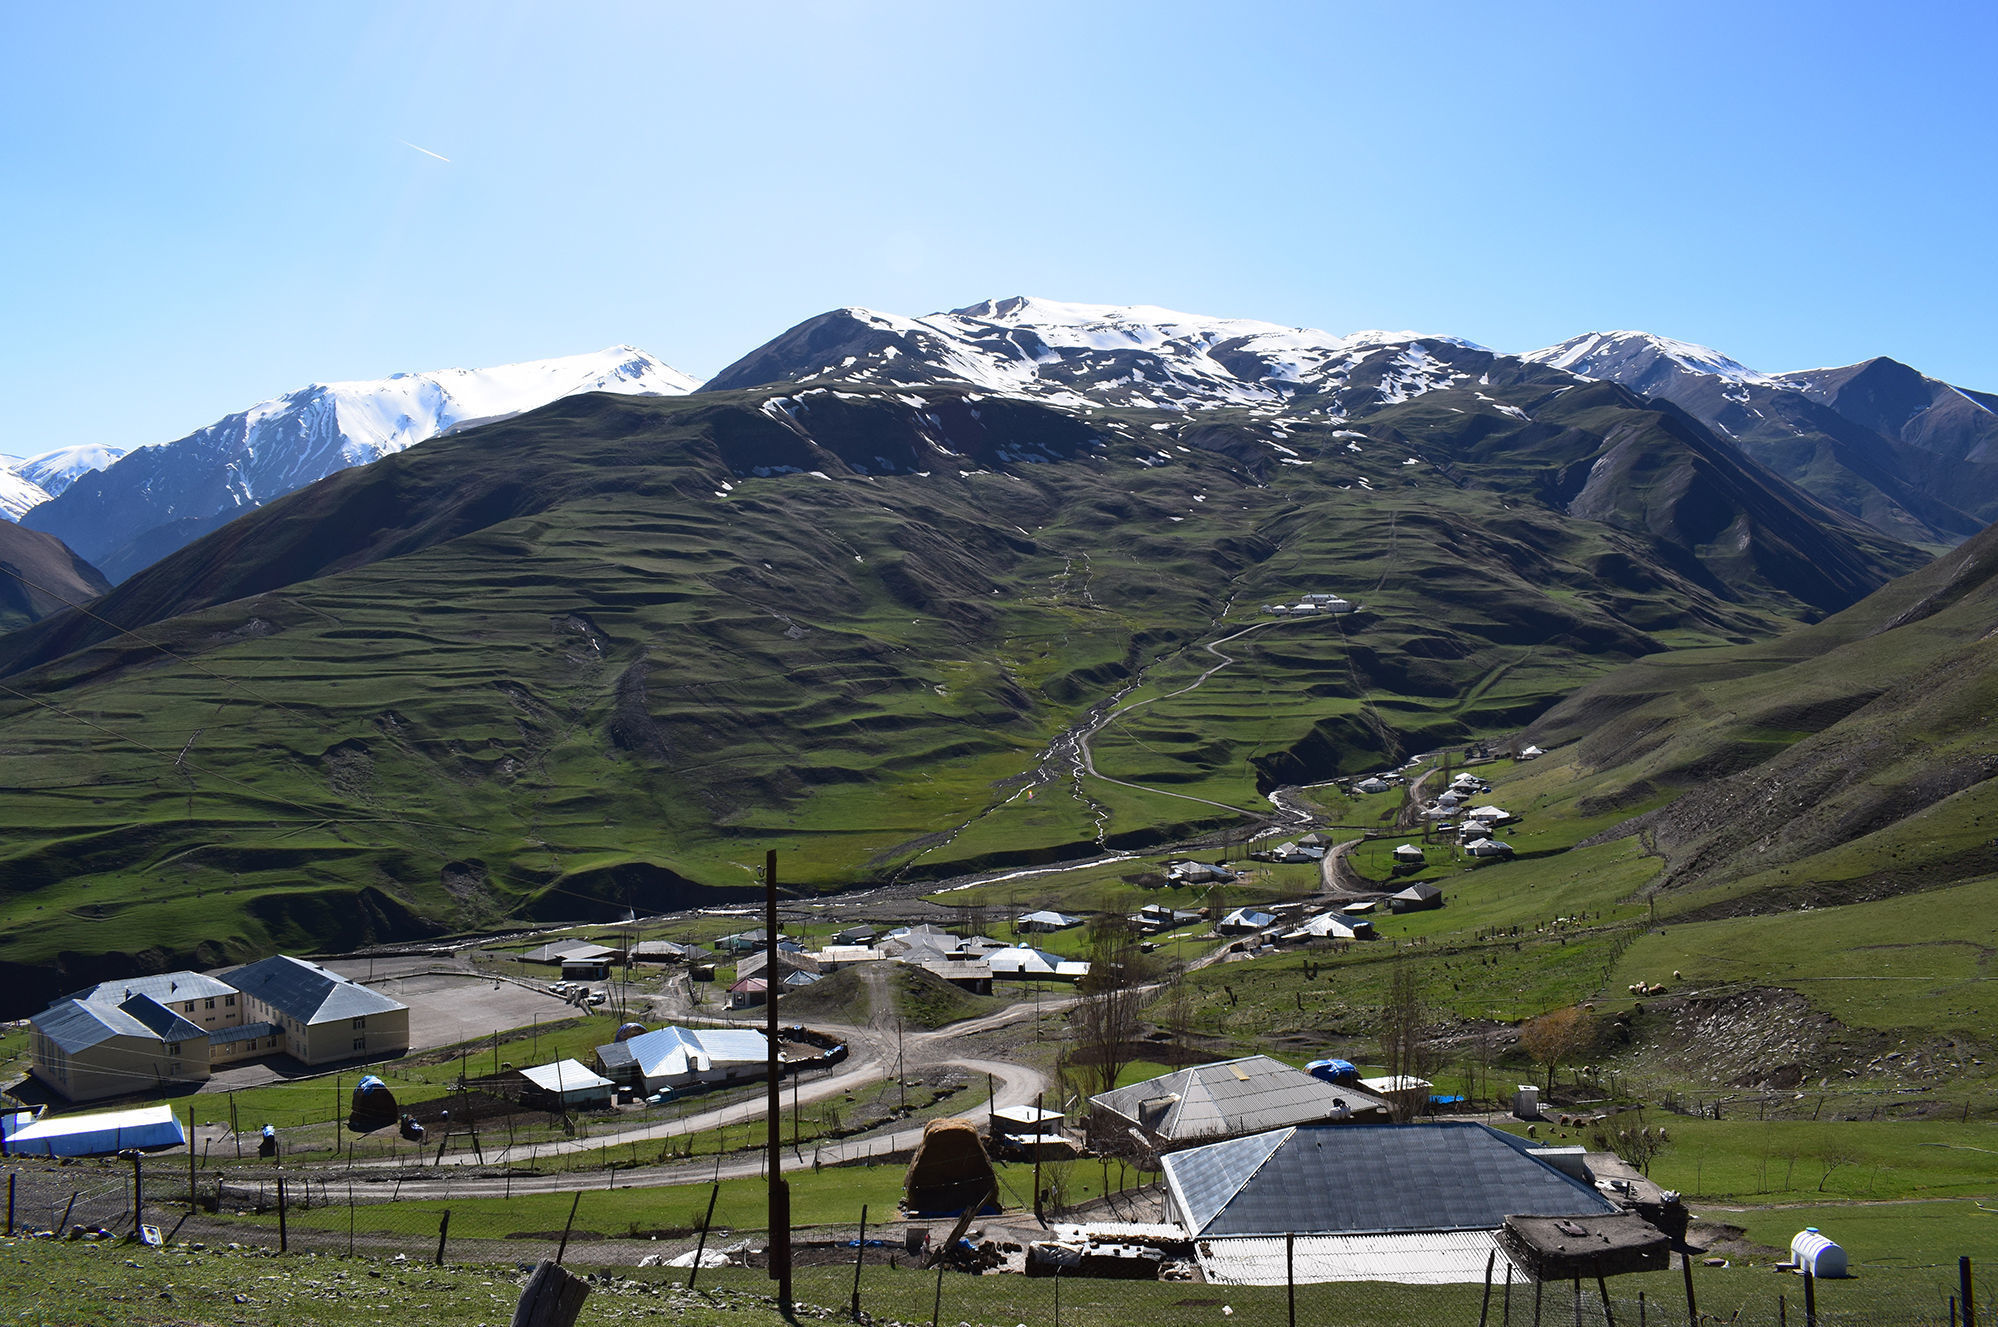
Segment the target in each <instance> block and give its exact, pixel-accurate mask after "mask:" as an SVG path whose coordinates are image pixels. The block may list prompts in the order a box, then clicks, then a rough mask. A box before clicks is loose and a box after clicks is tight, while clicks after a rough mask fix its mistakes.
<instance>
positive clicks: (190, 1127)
mask: <svg viewBox="0 0 1998 1327" xmlns="http://www.w3.org/2000/svg"><path fill="white" fill-rule="evenodd" d="M196 1160H198V1158H197V1157H196V1156H195V1153H194V1107H192V1106H189V1107H188V1108H187V1214H188V1215H189V1216H193V1215H194V1163H195V1161H196Z"/></svg>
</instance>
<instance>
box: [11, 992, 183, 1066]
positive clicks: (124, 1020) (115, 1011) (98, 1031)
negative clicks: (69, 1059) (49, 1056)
mask: <svg viewBox="0 0 1998 1327" xmlns="http://www.w3.org/2000/svg"><path fill="white" fill-rule="evenodd" d="M28 1022H30V1023H31V1024H33V1025H34V1028H35V1030H36V1031H37V1032H40V1033H42V1034H43V1035H44V1036H46V1037H47V1038H48V1039H49V1040H50V1041H53V1042H54V1043H55V1044H56V1045H57V1046H59V1047H60V1048H61V1049H62V1052H63V1054H65V1055H74V1054H76V1053H77V1052H78V1051H82V1050H88V1049H89V1048H90V1047H92V1046H95V1045H97V1044H98V1043H99V1042H101V1041H109V1040H110V1039H111V1038H113V1037H145V1038H148V1039H150V1038H151V1037H152V1035H153V1030H152V1029H151V1028H149V1027H147V1026H146V1025H145V1024H144V1023H141V1022H140V1021H139V1020H138V1019H136V1018H134V1017H132V1016H131V1015H130V1014H128V1013H126V1012H125V1011H124V1010H122V1009H119V1008H117V1007H116V1006H113V1005H101V1004H85V1003H84V1002H83V1001H81V1000H58V1001H56V1002H55V1003H54V1004H52V1005H50V1006H49V1007H48V1008H46V1009H44V1010H42V1012H40V1013H39V1014H35V1015H33V1016H32V1017H30V1018H29V1019H28Z"/></svg>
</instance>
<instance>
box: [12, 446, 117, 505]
mask: <svg viewBox="0 0 1998 1327" xmlns="http://www.w3.org/2000/svg"><path fill="white" fill-rule="evenodd" d="M125 454H126V453H125V449H124V448H123V447H104V446H99V445H96V444H93V443H83V444H81V445H79V446H75V447H59V448H57V449H56V450H55V451H52V452H43V453H42V454H41V455H40V456H30V457H29V458H27V459H26V460H24V461H17V462H15V463H14V464H13V465H11V466H9V467H8V468H9V469H11V470H12V471H13V472H14V473H15V474H17V475H19V476H21V478H23V479H25V480H27V481H28V482H29V483H31V484H34V485H36V486H37V487H39V488H40V489H41V490H42V491H43V492H44V493H47V494H48V495H49V496H50V497H55V496H56V495H57V494H58V493H61V492H62V491H63V490H64V489H66V488H68V487H69V486H70V485H71V484H73V483H75V482H76V481H77V480H78V479H80V478H82V477H83V476H84V475H87V474H89V473H91V472H92V471H93V470H102V469H104V468H105V467H106V466H109V465H111V464H113V463H115V462H116V461H117V460H118V459H119V458H120V457H122V456H124V455H125Z"/></svg>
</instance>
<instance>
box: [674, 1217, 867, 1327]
mask: <svg viewBox="0 0 1998 1327" xmlns="http://www.w3.org/2000/svg"><path fill="white" fill-rule="evenodd" d="M701 1234H702V1236H703V1237H704V1238H705V1237H706V1235H707V1231H706V1230H703V1231H702V1232H701ZM694 1260H695V1261H696V1262H698V1261H700V1255H699V1254H695V1255H694ZM866 1261H867V1204H866V1203H862V1204H861V1205H860V1248H859V1249H858V1250H857V1251H856V1252H855V1253H854V1258H853V1320H854V1321H855V1322H859V1321H860V1268H861V1265H862V1264H863V1263H865V1262H866Z"/></svg>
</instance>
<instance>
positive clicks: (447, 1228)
mask: <svg viewBox="0 0 1998 1327" xmlns="http://www.w3.org/2000/svg"><path fill="white" fill-rule="evenodd" d="M577 1196H578V1197H581V1196H582V1195H580V1194H578V1195H577ZM450 1234H451V1209H450V1208H448V1207H447V1208H445V1209H444V1219H443V1220H442V1221H439V1222H438V1223H437V1265H438V1266H439V1267H442V1266H443V1265H444V1241H445V1240H446V1239H447V1238H449V1236H450Z"/></svg>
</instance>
